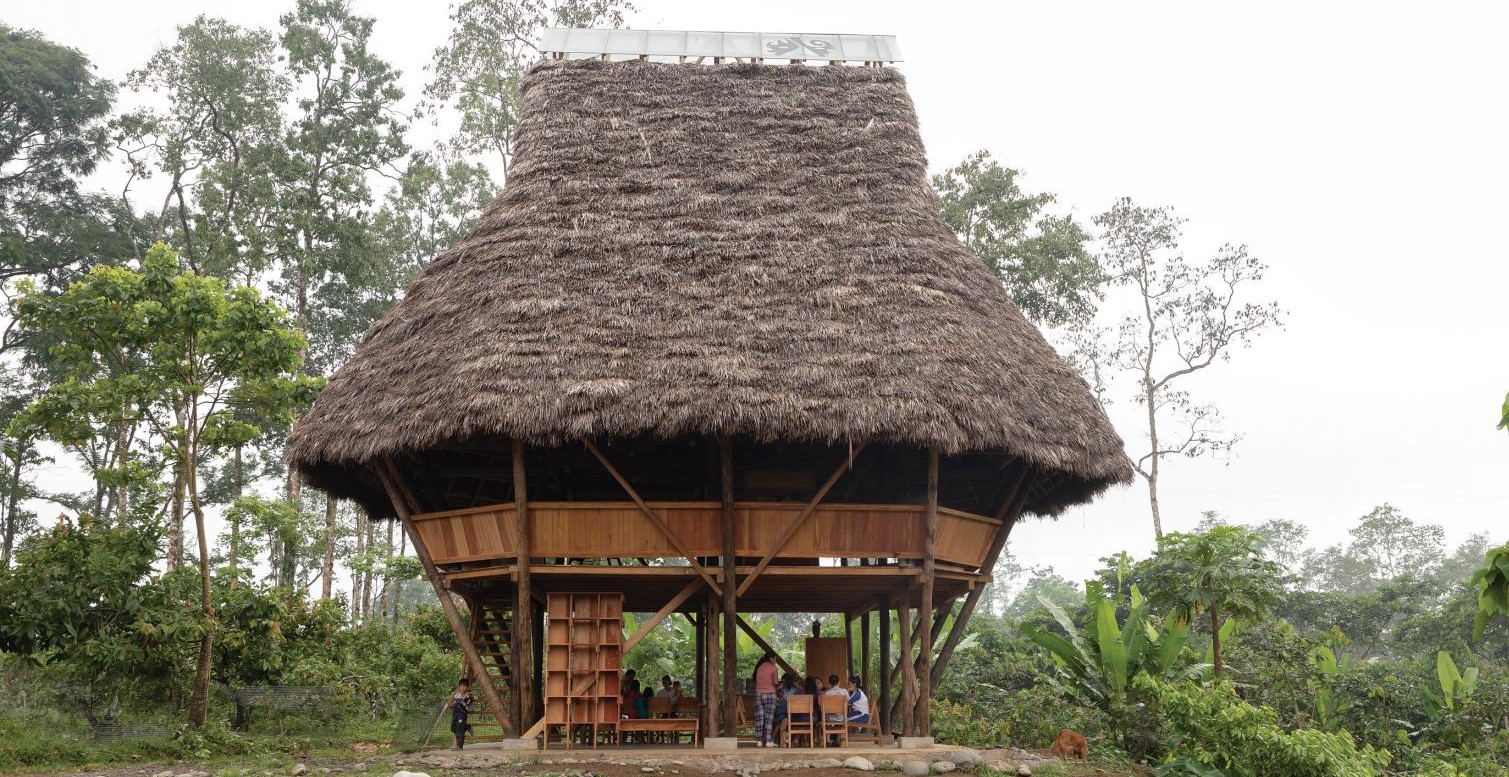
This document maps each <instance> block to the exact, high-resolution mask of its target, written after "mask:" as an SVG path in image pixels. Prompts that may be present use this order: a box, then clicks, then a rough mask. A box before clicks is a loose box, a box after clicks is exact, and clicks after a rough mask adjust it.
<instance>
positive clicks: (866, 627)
mask: <svg viewBox="0 0 1509 777" xmlns="http://www.w3.org/2000/svg"><path fill="white" fill-rule="evenodd" d="M859 683H860V685H861V686H862V687H863V688H864V689H865V694H866V695H869V696H874V695H875V686H873V685H871V684H870V614H869V613H868V612H867V613H865V614H864V615H861V616H859ZM870 711H871V712H872V713H873V712H874V711H875V705H874V703H873V702H872V703H871V705H870Z"/></svg>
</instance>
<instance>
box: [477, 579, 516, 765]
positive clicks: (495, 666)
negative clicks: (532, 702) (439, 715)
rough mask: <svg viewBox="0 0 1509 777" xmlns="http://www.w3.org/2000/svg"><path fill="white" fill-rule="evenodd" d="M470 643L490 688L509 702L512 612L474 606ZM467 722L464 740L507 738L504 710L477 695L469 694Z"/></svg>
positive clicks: (510, 692)
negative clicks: (479, 657) (478, 657)
mask: <svg viewBox="0 0 1509 777" xmlns="http://www.w3.org/2000/svg"><path fill="white" fill-rule="evenodd" d="M471 638H472V643H473V644H475V645H476V646H477V652H478V653H480V654H481V656H482V664H483V666H484V667H485V668H486V669H487V674H488V676H489V677H491V678H492V681H493V687H494V688H497V689H498V695H499V696H501V697H503V704H504V705H508V704H510V703H511V701H510V700H511V698H512V688H513V673H512V670H511V668H510V667H509V664H508V655H509V645H510V644H511V640H512V638H513V611H512V610H511V609H502V608H498V607H495V606H492V605H482V604H480V603H479V604H474V605H473V606H472V622H471ZM469 720H470V722H471V725H472V733H471V736H469V737H467V739H468V741H477V742H495V741H498V740H501V739H505V738H507V737H508V736H510V731H509V721H508V710H507V709H502V710H494V709H493V708H492V706H491V705H489V704H488V703H487V697H486V696H485V695H483V694H481V693H473V694H472V707H471V715H470V717H469Z"/></svg>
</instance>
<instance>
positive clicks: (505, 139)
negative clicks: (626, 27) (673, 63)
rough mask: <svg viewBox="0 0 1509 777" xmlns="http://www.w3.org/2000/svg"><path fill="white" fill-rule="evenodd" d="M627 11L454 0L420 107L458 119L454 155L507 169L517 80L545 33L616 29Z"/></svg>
mask: <svg viewBox="0 0 1509 777" xmlns="http://www.w3.org/2000/svg"><path fill="white" fill-rule="evenodd" d="M633 10H634V6H633V5H631V4H629V3H627V2H622V1H621V0H461V2H459V3H457V4H455V5H452V6H451V36H450V38H449V39H448V40H447V41H446V43H445V45H444V46H441V47H440V48H438V49H436V50H435V60H434V65H433V70H434V78H433V79H432V80H431V81H430V83H429V85H428V86H426V87H425V90H424V94H425V97H426V99H427V102H428V103H429V105H430V107H431V108H439V107H443V106H450V107H453V108H454V109H455V110H456V112H457V113H458V114H459V115H460V120H461V124H460V128H459V130H458V132H457V133H456V137H455V140H454V145H455V146H456V147H457V148H458V149H459V150H461V151H463V152H466V153H471V154H489V155H496V157H495V158H496V160H497V161H498V162H499V163H500V165H501V168H500V169H506V168H507V166H508V162H509V160H511V159H512V158H513V137H514V131H515V130H516V129H517V128H518V124H519V110H520V101H519V80H520V79H521V78H522V77H523V76H524V72H525V71H526V70H527V69H528V68H529V66H530V65H531V64H533V63H534V61H535V60H537V59H539V57H540V49H539V45H540V37H541V35H542V33H543V32H544V30H545V28H546V27H622V26H623V23H624V15H625V14H627V13H631V12H632V11H633Z"/></svg>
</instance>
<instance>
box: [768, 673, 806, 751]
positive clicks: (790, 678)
mask: <svg viewBox="0 0 1509 777" xmlns="http://www.w3.org/2000/svg"><path fill="white" fill-rule="evenodd" d="M796 680H797V677H796V675H795V674H794V673H792V672H787V673H786V674H783V675H781V686H780V687H779V688H777V689H776V690H775V695H776V705H775V723H773V724H771V728H770V741H772V742H779V741H781V734H782V733H783V732H784V731H785V730H786V723H787V721H786V713H787V712H788V711H789V710H787V709H786V699H787V697H790V696H794V695H801V692H802V688H801V686H800V685H798V684H797V681H796Z"/></svg>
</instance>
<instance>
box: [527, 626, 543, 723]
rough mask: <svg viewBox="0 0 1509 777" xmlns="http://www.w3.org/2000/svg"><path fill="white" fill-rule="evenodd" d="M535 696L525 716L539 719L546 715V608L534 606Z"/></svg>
mask: <svg viewBox="0 0 1509 777" xmlns="http://www.w3.org/2000/svg"><path fill="white" fill-rule="evenodd" d="M534 644H535V649H534V698H533V699H531V700H530V701H531V703H532V705H533V706H532V707H531V708H530V710H529V714H528V715H525V718H527V719H529V720H539V719H540V718H542V717H544V716H545V650H544V645H545V608H543V607H536V608H534Z"/></svg>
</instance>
